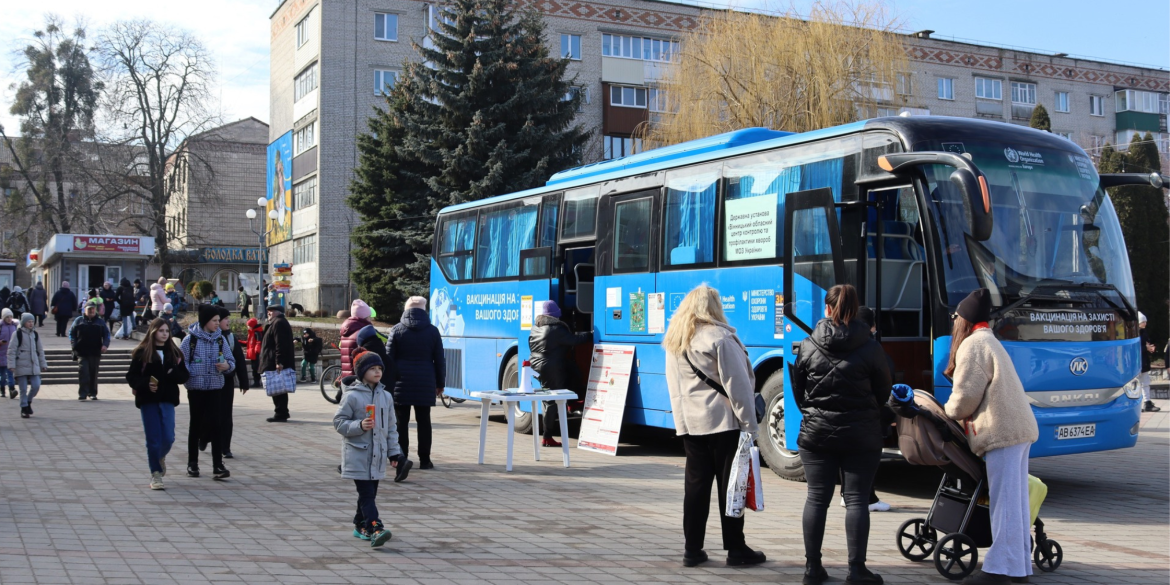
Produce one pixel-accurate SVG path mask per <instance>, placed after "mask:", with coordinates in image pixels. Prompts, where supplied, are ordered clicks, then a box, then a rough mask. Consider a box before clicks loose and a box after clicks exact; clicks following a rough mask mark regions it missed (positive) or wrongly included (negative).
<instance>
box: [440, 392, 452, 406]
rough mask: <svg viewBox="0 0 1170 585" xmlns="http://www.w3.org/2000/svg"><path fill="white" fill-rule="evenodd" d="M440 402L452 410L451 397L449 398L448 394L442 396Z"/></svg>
mask: <svg viewBox="0 0 1170 585" xmlns="http://www.w3.org/2000/svg"><path fill="white" fill-rule="evenodd" d="M439 400H441V401H442V402H443V407H444V408H451V397H450V396H447V395H446V394H440V395H439Z"/></svg>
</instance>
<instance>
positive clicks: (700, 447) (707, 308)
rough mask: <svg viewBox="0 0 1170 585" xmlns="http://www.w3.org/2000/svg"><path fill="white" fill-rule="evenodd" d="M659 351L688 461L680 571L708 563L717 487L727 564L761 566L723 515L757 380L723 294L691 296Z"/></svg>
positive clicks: (752, 424)
mask: <svg viewBox="0 0 1170 585" xmlns="http://www.w3.org/2000/svg"><path fill="white" fill-rule="evenodd" d="M662 346H663V347H664V348H665V349H666V386H667V389H668V390H669V392H670V408H671V410H672V411H673V413H674V428H675V432H677V433H678V436H679V437H680V438H682V440H683V448H684V449H685V450H686V455H687V463H686V479H685V481H686V483H685V487H684V496H683V535H684V537H685V539H686V550H685V553H684V555H683V566H687V567H693V566H695V565H698V564H700V563H703V562H705V561H706V560H707V553H706V552H703V540H704V538H705V536H706V530H707V515H708V513H709V512H710V507H711V482H712V481H715V483H716V485H717V486H718V488H719V492H718V497H717V499H718V500H719V520H720V523H721V525H722V527H723V548H724V549H725V550H727V564H728V565H732V566H735V565H756V564H759V563H762V562H764V560H765V556H764V553H762V552H758V551H754V550H752V549H750V548H748V546H747V544H746V543H745V542H744V536H743V518H742V517H741V518H730V517H728V516H726V515H725V514H724V507H725V506H726V503H725V498H724V494H726V493H727V485H728V478H729V477H730V475H731V462H732V459H734V456H735V453H736V450H737V448H738V446H739V433H740V431H747V432H749V433H752V435H755V434H756V433H757V427H756V416H755V403H754V402H753V399H754V395H755V388H756V378H755V374H754V373H753V372H752V366H751V364H750V363H749V362H748V356H747V350H746V349H745V348H744V346H743V343H741V342H740V341H739V338H738V337H736V335H735V329H734V328H732V327H731V326H730V325H728V324H727V318H726V317H725V316H724V315H723V304H722V303H721V302H720V300H719V291H717V290H715V289H713V288H711V287H709V286H707V285H705V284H703V285H699V286H698V287H696V288H695V290H692V291H691V292H690V293H689V294H687V296H686V298H684V299H683V301H682V303H681V304H679V307H678V310H677V311H675V313H674V316H673V317H672V318H671V321H670V327H669V328H668V329H667V330H666V335H665V336H664V337H663V340H662ZM717 387H718V388H719V389H721V390H723V391H722V392H720V391H719V390H717V389H716V388H717Z"/></svg>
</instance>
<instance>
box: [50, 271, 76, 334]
mask: <svg viewBox="0 0 1170 585" xmlns="http://www.w3.org/2000/svg"><path fill="white" fill-rule="evenodd" d="M49 307H50V309H49V310H50V311H52V312H53V316H54V317H56V319H57V337H65V328H66V327H68V326H69V322H70V321H72V320H73V311H75V310H76V309H77V295H76V294H74V293H73V291H72V290H70V289H69V281H68V280H65V281H62V282H61V288H59V289H57V292H55V293H53V299H52V300H51V301H49Z"/></svg>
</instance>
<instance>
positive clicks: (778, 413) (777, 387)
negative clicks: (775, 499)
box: [758, 370, 804, 481]
mask: <svg viewBox="0 0 1170 585" xmlns="http://www.w3.org/2000/svg"><path fill="white" fill-rule="evenodd" d="M760 394H761V395H763V397H764V403H765V404H767V405H768V409H767V411H766V414H765V415H764V422H763V424H762V425H761V428H760V440H759V441H758V442H759V447H760V455H761V456H763V458H764V461H765V462H767V464H768V468H769V469H771V470H772V471H773V472H774V473H775V474H776V475H779V476H780V477H782V478H784V479H787V480H789V481H804V464H803V463H801V461H800V455H798V454H797V453H796V451H789V450H788V449H787V448H786V447H785V445H786V437H785V430H784V371H783V370H777V371H775V372H773V373H772V375H771V376H768V379H767V380H766V381H765V382H764V386H763V388H761V389H760Z"/></svg>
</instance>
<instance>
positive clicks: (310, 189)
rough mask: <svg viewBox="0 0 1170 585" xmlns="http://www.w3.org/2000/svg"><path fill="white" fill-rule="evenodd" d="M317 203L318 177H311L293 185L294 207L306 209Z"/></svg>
mask: <svg viewBox="0 0 1170 585" xmlns="http://www.w3.org/2000/svg"><path fill="white" fill-rule="evenodd" d="M316 204H317V177H315V176H314V177H310V178H308V179H306V180H304V181H301V182H300V183H297V184H296V185H293V209H304V208H306V207H311V206H313V205H316Z"/></svg>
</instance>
